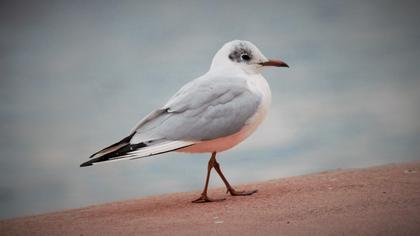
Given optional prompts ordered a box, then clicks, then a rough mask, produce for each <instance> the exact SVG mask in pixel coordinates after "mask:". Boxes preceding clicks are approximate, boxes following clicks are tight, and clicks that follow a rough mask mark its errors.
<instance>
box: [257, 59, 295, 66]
mask: <svg viewBox="0 0 420 236" xmlns="http://www.w3.org/2000/svg"><path fill="white" fill-rule="evenodd" d="M259 64H260V65H262V66H277V67H287V68H289V65H287V64H286V63H285V62H284V61H280V60H268V61H266V62H262V63H259Z"/></svg>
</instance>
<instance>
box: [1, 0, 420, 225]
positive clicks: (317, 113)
mask: <svg viewBox="0 0 420 236" xmlns="http://www.w3.org/2000/svg"><path fill="white" fill-rule="evenodd" d="M0 4H1V5H0V72H1V77H0V78H1V79H0V132H1V134H2V135H1V137H0V150H1V156H0V217H2V218H8V217H14V216H20V215H27V214H34V213H41V212H47V211H53V210H59V209H63V208H72V207H81V206H86V205H90V204H95V203H101V202H108V201H114V200H122V199H129V198H138V197H141V196H145V195H151V194H160V193H169V192H179V191H191V190H197V191H199V190H201V188H202V187H203V183H204V177H205V172H206V168H207V166H206V165H207V161H208V158H209V155H207V154H194V155H188V154H179V153H169V154H165V155H162V156H159V157H151V158H145V159H141V160H137V161H124V162H117V163H111V164H104V165H98V166H93V167H89V168H79V164H80V163H81V162H83V161H86V160H87V158H88V156H89V155H90V154H92V153H93V152H95V151H97V150H98V149H99V148H102V147H104V146H106V145H109V144H111V143H113V142H114V141H117V140H118V139H120V138H122V137H124V136H125V135H126V134H128V132H129V131H130V130H131V128H132V127H133V126H134V125H135V124H136V123H137V121H138V120H139V119H141V118H142V117H143V116H145V115H146V114H147V113H149V112H150V111H152V110H153V109H155V108H157V107H158V106H161V105H163V104H164V103H165V102H166V100H167V99H168V98H169V97H170V96H171V95H172V94H173V93H175V92H176V91H177V89H179V87H181V86H182V85H183V84H184V83H186V82H188V81H189V80H191V79H194V78H196V77H197V76H200V75H201V74H203V73H205V72H206V71H207V70H208V68H209V66H210V62H211V59H212V57H213V55H214V53H215V52H216V51H217V50H218V49H219V48H220V47H221V46H222V45H223V44H224V43H225V42H227V41H230V40H233V39H245V40H249V41H252V42H253V43H254V44H256V45H257V46H258V47H259V48H260V50H261V51H262V52H263V53H264V54H265V55H266V56H267V57H269V58H279V59H282V60H284V61H286V62H287V63H288V64H289V65H290V67H291V68H290V69H278V68H272V69H268V70H266V71H265V72H264V76H265V77H266V78H267V80H268V81H269V83H270V86H271V89H272V93H273V102H272V107H271V108H272V109H271V111H270V114H269V117H268V119H267V120H266V122H265V123H264V124H263V125H262V127H260V128H259V129H258V130H257V132H256V133H255V134H254V135H253V136H252V137H251V138H250V139H248V140H247V141H245V142H244V143H242V144H241V145H239V146H237V147H236V148H235V149H232V150H231V151H228V152H225V153H222V154H220V155H219V161H220V163H221V164H222V167H223V169H224V172H225V174H226V175H227V176H228V178H229V179H230V180H231V182H232V183H234V184H239V183H247V182H256V181H261V180H267V179H272V178H278V177H284V176H290V175H300V174H305V173H310V172H317V171H321V170H326V169H334V168H351V167H364V166H369V165H376V164H383V163H391V162H402V161H410V160H419V159H420V155H419V152H420V122H419V121H420V106H419V103H420V67H419V65H418V64H419V61H420V47H419V42H420V30H419V25H420V17H419V14H418V9H419V6H418V4H417V3H416V1H398V2H396V1H319V0H316V1H314V0H308V1H236V2H234V3H226V1H220V2H218V1H201V2H199V1H191V2H182V3H175V1H168V2H158V1H153V3H143V2H141V1H108V2H105V1H97V2H95V1H27V2H24V1H9V3H7V1H2V2H1V3H0ZM213 177H214V178H213V180H214V182H213V183H212V187H214V186H222V183H221V181H220V180H219V179H218V178H217V177H216V176H215V175H214V176H213ZM189 200H192V199H186V201H189Z"/></svg>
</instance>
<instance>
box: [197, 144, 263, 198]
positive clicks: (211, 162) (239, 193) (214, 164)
mask: <svg viewBox="0 0 420 236" xmlns="http://www.w3.org/2000/svg"><path fill="white" fill-rule="evenodd" d="M213 167H214V169H215V170H216V172H217V174H219V176H220V178H222V180H223V183H225V185H226V188H227V192H229V193H230V195H232V196H247V195H252V194H254V193H256V192H257V190H256V189H255V190H251V191H236V190H235V189H234V188H233V187H232V186H231V185H230V184H229V182H228V181H227V179H226V178H225V176H224V175H223V173H222V170H221V169H220V164H219V163H218V162H217V160H216V152H213V153H212V154H211V158H210V160H209V164H208V167H207V178H206V184H205V186H204V190H203V192H202V193H201V196H200V197H199V198H198V199H196V200H194V201H193V202H194V203H203V202H214V201H223V200H225V199H224V198H222V199H211V198H209V197H208V196H207V189H208V185H209V179H210V172H211V169H212V168H213Z"/></svg>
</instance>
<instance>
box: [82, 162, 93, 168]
mask: <svg viewBox="0 0 420 236" xmlns="http://www.w3.org/2000/svg"><path fill="white" fill-rule="evenodd" d="M91 165H92V162H90V161H87V162H85V163H82V164H80V167H86V166H91Z"/></svg>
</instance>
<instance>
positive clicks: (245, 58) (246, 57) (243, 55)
mask: <svg viewBox="0 0 420 236" xmlns="http://www.w3.org/2000/svg"><path fill="white" fill-rule="evenodd" d="M241 58H242V60H244V61H249V60H250V59H251V58H250V57H249V56H248V54H242V55H241Z"/></svg>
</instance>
